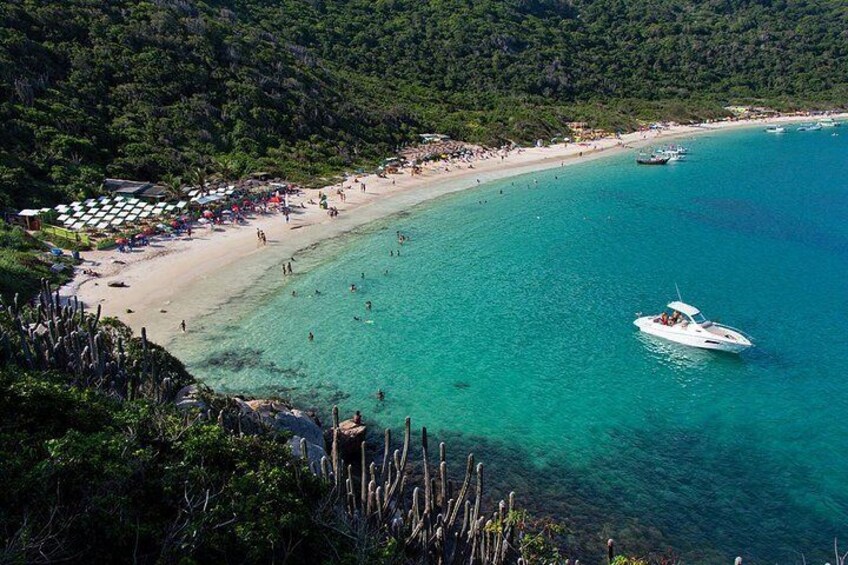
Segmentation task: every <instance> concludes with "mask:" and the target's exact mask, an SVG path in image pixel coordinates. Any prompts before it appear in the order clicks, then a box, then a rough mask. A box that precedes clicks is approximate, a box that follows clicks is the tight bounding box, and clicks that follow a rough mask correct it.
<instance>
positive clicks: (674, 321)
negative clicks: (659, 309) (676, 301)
mask: <svg viewBox="0 0 848 565" xmlns="http://www.w3.org/2000/svg"><path fill="white" fill-rule="evenodd" d="M679 321H680V312H678V311H677V310H675V311H674V313H672V315H671V325H672V326H673V325H675V324H677V322H679Z"/></svg>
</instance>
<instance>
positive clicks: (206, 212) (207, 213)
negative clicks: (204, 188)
mask: <svg viewBox="0 0 848 565" xmlns="http://www.w3.org/2000/svg"><path fill="white" fill-rule="evenodd" d="M214 215H215V214H213V213H212V210H204V211H203V217H204V218H211V217H212V216H214Z"/></svg>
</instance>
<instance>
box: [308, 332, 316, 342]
mask: <svg viewBox="0 0 848 565" xmlns="http://www.w3.org/2000/svg"><path fill="white" fill-rule="evenodd" d="M314 339H315V336H314V335H312V332H309V341H313V340H314Z"/></svg>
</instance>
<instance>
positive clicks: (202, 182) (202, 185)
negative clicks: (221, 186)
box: [189, 167, 209, 196]
mask: <svg viewBox="0 0 848 565" xmlns="http://www.w3.org/2000/svg"><path fill="white" fill-rule="evenodd" d="M189 179H190V181H191V184H192V185H193V186H196V187H197V188H199V189H200V195H201V196H204V195H205V194H206V181H207V180H209V176H208V175H207V173H206V169H205V168H204V167H197V168H195V169H193V170H192V171H191V173H189Z"/></svg>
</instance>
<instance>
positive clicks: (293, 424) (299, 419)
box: [274, 410, 324, 446]
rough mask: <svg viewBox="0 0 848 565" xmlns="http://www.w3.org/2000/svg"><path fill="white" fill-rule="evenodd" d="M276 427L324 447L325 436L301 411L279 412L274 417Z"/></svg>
mask: <svg viewBox="0 0 848 565" xmlns="http://www.w3.org/2000/svg"><path fill="white" fill-rule="evenodd" d="M274 425H275V427H277V428H283V429H285V430H288V431H290V432H291V433H293V434H295V435H297V436H300V437H304V438H306V441H308V442H309V443H312V444H315V445H320V446H323V445H324V434H323V432H322V431H321V428H319V427H318V426H317V425H316V424H315V422H313V421H312V419H311V418H310V417H309V416H307V415H306V414H304V413H303V412H301V411H300V410H291V411H289V410H286V411H283V412H278V413H277V415H276V416H275V417H274Z"/></svg>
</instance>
